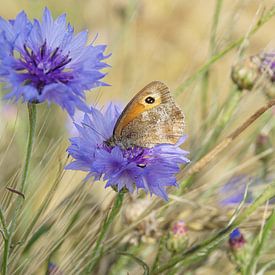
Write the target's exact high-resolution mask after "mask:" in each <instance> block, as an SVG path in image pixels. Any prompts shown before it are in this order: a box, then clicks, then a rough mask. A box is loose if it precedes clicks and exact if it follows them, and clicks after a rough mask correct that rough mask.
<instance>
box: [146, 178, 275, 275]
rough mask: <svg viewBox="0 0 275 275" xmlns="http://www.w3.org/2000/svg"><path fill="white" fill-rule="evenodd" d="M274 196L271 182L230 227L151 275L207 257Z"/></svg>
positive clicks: (273, 185) (274, 185) (274, 190)
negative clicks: (179, 264)
mask: <svg viewBox="0 0 275 275" xmlns="http://www.w3.org/2000/svg"><path fill="white" fill-rule="evenodd" d="M274 196H275V182H272V183H270V185H269V186H268V187H267V188H266V189H265V190H264V192H263V193H262V194H261V195H260V196H259V197H258V198H257V199H256V201H255V202H254V203H253V204H251V205H249V206H248V207H247V208H246V209H245V210H244V211H243V212H242V213H241V214H240V215H239V216H237V217H236V219H235V220H234V221H233V222H232V223H231V224H230V225H228V226H227V227H226V228H224V229H223V230H222V231H220V232H219V233H218V234H217V235H215V236H214V237H212V238H209V239H208V240H206V241H204V242H202V243H201V244H199V245H196V246H194V247H192V248H190V249H189V250H187V251H186V252H185V253H183V254H181V255H178V256H175V257H173V258H172V259H171V260H169V261H168V262H167V263H166V264H163V265H162V266H160V267H159V268H158V269H157V270H155V272H152V273H151V274H160V273H161V272H164V271H166V270H168V269H170V268H172V267H173V266H175V265H176V264H178V263H181V264H182V265H185V266H186V265H190V264H192V263H194V262H197V261H199V260H201V259H203V258H204V257H207V255H209V253H210V252H211V251H212V250H213V249H215V248H216V247H217V246H218V245H219V244H220V243H221V242H222V241H223V240H224V239H226V238H227V237H228V235H229V234H230V232H231V231H232V230H233V229H235V228H236V227H238V226H239V225H240V224H241V223H242V222H243V221H244V220H246V219H247V218H248V217H249V216H250V215H251V214H253V213H254V212H255V211H256V210H257V209H258V207H259V206H261V205H262V204H264V203H265V202H266V201H267V200H269V199H271V198H273V197H274Z"/></svg>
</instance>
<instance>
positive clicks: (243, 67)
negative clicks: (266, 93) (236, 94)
mask: <svg viewBox="0 0 275 275" xmlns="http://www.w3.org/2000/svg"><path fill="white" fill-rule="evenodd" d="M260 65H261V60H260V58H259V57H258V56H251V57H249V58H246V59H243V60H241V61H240V62H239V63H237V64H236V65H235V66H233V68H232V72H231V78H232V80H233V82H234V83H235V84H236V85H237V86H238V88H239V89H240V90H244V89H246V90H252V88H253V86H254V84H255V83H256V81H257V79H258V78H259V76H260V74H261V72H260Z"/></svg>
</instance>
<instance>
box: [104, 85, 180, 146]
mask: <svg viewBox="0 0 275 275" xmlns="http://www.w3.org/2000/svg"><path fill="white" fill-rule="evenodd" d="M184 125H185V124H184V114H183V112H182V111H181V109H180V108H179V107H178V106H177V105H176V103H175V101H174V99H173V98H172V96H171V93H170V91H169V88H168V87H167V86H166V85H165V84H164V83H162V82H160V81H153V82H151V83H149V84H148V85H146V86H145V87H144V88H143V89H142V90H141V91H140V92H138V93H137V94H136V95H135V96H134V97H133V99H132V100H131V101H130V102H129V103H128V104H127V106H126V107H125V108H124V110H123V111H122V113H121V115H120V116H119V118H118V120H117V122H116V124H115V127H114V131H113V136H112V137H111V138H110V139H109V140H107V141H106V143H107V144H108V145H110V146H115V145H119V146H120V147H122V148H125V149H127V148H130V147H133V146H138V147H146V148H151V147H154V146H155V145H157V144H176V143H177V141H178V140H179V138H180V137H182V136H183V130H184Z"/></svg>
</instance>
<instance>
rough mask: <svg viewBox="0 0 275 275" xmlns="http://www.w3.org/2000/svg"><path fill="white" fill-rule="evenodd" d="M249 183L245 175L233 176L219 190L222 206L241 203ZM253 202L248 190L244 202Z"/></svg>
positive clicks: (249, 180)
mask: <svg viewBox="0 0 275 275" xmlns="http://www.w3.org/2000/svg"><path fill="white" fill-rule="evenodd" d="M250 182H251V179H249V177H248V176H246V175H239V176H234V177H232V178H230V179H229V181H228V182H227V183H226V184H225V185H223V186H222V188H221V189H220V197H221V200H220V202H221V204H222V205H234V204H239V203H241V202H242V201H243V199H244V196H245V190H246V188H247V185H248V184H249V183H250ZM252 201H253V197H252V192H251V191H250V190H249V189H248V193H247V197H246V200H245V202H246V203H251V202H252Z"/></svg>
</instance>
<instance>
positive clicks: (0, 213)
mask: <svg viewBox="0 0 275 275" xmlns="http://www.w3.org/2000/svg"><path fill="white" fill-rule="evenodd" d="M0 222H1V225H2V228H3V237H4V240H5V239H6V238H7V236H8V234H9V231H8V228H7V225H6V220H5V216H4V212H3V210H2V208H0Z"/></svg>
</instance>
